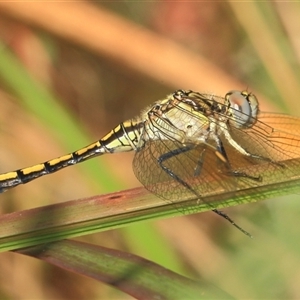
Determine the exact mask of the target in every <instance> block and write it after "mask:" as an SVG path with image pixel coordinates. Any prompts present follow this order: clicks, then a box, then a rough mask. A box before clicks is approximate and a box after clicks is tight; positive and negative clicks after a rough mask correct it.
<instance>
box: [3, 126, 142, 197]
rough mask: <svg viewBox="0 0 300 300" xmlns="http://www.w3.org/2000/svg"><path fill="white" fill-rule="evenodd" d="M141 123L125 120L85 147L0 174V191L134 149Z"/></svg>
mask: <svg viewBox="0 0 300 300" xmlns="http://www.w3.org/2000/svg"><path fill="white" fill-rule="evenodd" d="M142 125H143V124H142V123H141V122H135V121H126V122H124V123H121V124H120V125H118V126H117V127H116V128H114V129H113V130H111V131H110V132H109V133H108V134H107V135H105V136H104V137H103V138H102V139H100V140H99V141H97V142H95V143H93V144H91V145H89V146H87V147H84V148H81V149H79V150H77V151H75V152H72V153H69V154H66V155H63V156H61V157H58V158H54V159H51V160H49V161H46V162H44V163H40V164H37V165H34V166H31V167H27V168H24V169H20V170H16V171H12V172H8V173H4V174H1V175H0V193H3V192H5V191H6V190H8V189H10V188H13V187H15V186H17V185H19V184H24V183H27V182H29V181H31V180H34V179H36V178H38V177H41V176H44V175H47V174H51V173H54V172H56V171H59V170H60V169H63V168H66V167H68V166H72V165H75V164H78V163H80V162H82V161H85V160H87V159H90V158H92V157H95V156H98V155H102V154H105V153H115V152H125V151H132V150H135V149H136V145H137V143H138V142H139V138H140V132H141V128H142Z"/></svg>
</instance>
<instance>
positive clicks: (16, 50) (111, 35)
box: [0, 1, 300, 299]
mask: <svg viewBox="0 0 300 300" xmlns="http://www.w3.org/2000/svg"><path fill="white" fill-rule="evenodd" d="M299 13H300V4H299V3H297V2H273V1H269V2H268V1H266V2H227V1H223V2H181V1H177V2H169V1H154V2H149V1H139V2H127V1H123V2H122V1H121V2H89V1H85V2H73V3H72V2H70V3H50V2H47V1H41V2H40V3H29V2H28V3H24V4H22V3H9V2H8V3H0V39H1V49H0V51H1V54H0V69H1V70H0V76H1V81H0V88H1V90H0V98H1V109H0V134H1V147H0V172H1V173H3V172H8V171H10V170H14V169H17V168H21V167H25V166H28V165H31V164H36V163H39V162H42V161H45V160H48V159H50V158H53V157H56V156H59V155H62V154H64V153H67V152H71V151H73V150H76V149H77V148H80V147H82V146H85V145H86V143H90V142H93V141H95V140H97V139H99V138H101V137H102V136H103V135H104V134H106V133H107V132H108V131H109V130H110V129H111V128H113V127H114V126H115V125H117V124H118V123H119V122H121V121H123V120H126V119H128V118H131V117H133V116H135V115H136V114H137V113H139V111H140V110H141V109H143V108H144V107H145V106H147V105H149V104H151V103H152V102H153V101H156V100H158V99H162V98H164V97H165V95H167V94H169V93H171V92H172V91H174V90H176V89H178V88H184V89H194V90H197V91H201V92H209V93H215V94H218V95H224V94H225V93H226V92H227V91H229V90H232V89H242V88H244V89H248V90H250V91H252V92H254V93H255V94H256V95H258V97H259V99H260V101H261V107H262V109H263V110H269V111H278V112H288V113H291V114H293V115H296V116H300V111H299V104H297V103H298V102H299V99H298V98H299V95H300V89H299V84H298V82H299V59H300V44H299V39H298V35H299V30H300V28H299V26H300V25H299V24H300V23H299V21H298V16H299ZM118 34H120V36H118ZM175 54H176V55H175ZM179 57H182V60H181V59H179ZM65 122H66V123H65ZM51 124H52V125H51ZM69 125H70V126H75V127H77V128H76V131H75V129H74V130H72V131H69V130H68V129H69V128H70V127H69ZM132 158H133V154H132V153H127V154H117V155H112V156H104V157H101V158H99V159H94V160H92V161H90V162H87V163H85V164H83V165H82V166H76V167H73V168H68V169H66V170H63V171H61V172H58V173H56V174H55V175H52V176H47V177H45V178H41V179H39V180H37V181H34V182H32V183H30V184H29V185H25V186H21V187H18V188H16V189H13V190H11V191H9V192H7V193H5V194H3V195H1V198H2V199H1V208H0V209H1V213H2V214H4V213H9V212H12V211H18V210H22V209H28V208H32V207H37V206H42V205H47V204H50V203H53V199H56V200H57V201H59V202H63V201H67V200H71V199H76V198H80V197H84V196H91V195H94V194H96V193H105V192H109V191H117V190H121V189H127V188H131V187H135V186H139V185H140V183H139V182H138V181H137V180H136V178H135V177H134V174H133V172H132V168H131V162H132ZM298 198H299V195H291V196H289V197H284V198H283V197H282V198H280V199H270V200H268V201H264V202H259V203H256V204H249V205H242V206H239V207H236V208H231V209H227V210H226V212H227V213H228V214H229V215H230V216H231V217H232V218H233V219H234V220H235V221H236V222H237V223H238V224H240V225H241V226H242V227H243V228H244V229H246V230H247V231H249V232H250V233H251V234H252V235H253V236H254V239H252V240H251V239H249V238H247V237H246V236H244V235H243V234H241V233H240V232H239V231H237V230H236V229H235V228H234V227H233V226H229V225H228V224H227V223H226V222H224V221H223V220H222V219H221V218H218V217H217V216H215V215H214V214H212V213H202V214H198V215H193V216H186V217H184V216H183V217H180V218H172V219H168V220H163V221H159V222H152V223H147V224H139V225H135V226H131V227H128V228H126V229H120V230H113V231H109V232H105V233H99V234H95V235H93V236H89V237H84V238H82V240H85V241H88V242H91V243H98V244H100V245H103V246H107V247H112V248H116V249H120V250H124V251H128V252H132V253H135V254H138V255H140V256H143V257H145V258H149V259H151V260H153V261H155V262H157V263H159V264H161V265H163V266H165V267H167V268H170V269H172V270H174V271H177V272H179V273H181V274H184V275H186V276H189V277H191V278H194V279H197V278H204V279H206V280H208V281H209V282H211V283H212V284H214V285H216V286H218V287H220V288H222V289H224V290H225V291H226V292H227V293H229V294H231V295H233V296H234V297H236V298H239V299H297V298H299V297H300V288H299V284H298V283H299V281H298V280H299V279H300V271H299V266H300V254H299V253H300V243H299V242H298V238H297V237H298V236H299V227H298V226H297V221H298V213H300V206H299V203H298V201H299V199H298ZM21 199H22V200H21ZM23 199H31V201H30V203H28V202H26V203H24V200H23ZM0 262H1V272H0V279H1V280H0V298H1V299H52V298H55V299H130V297H129V296H126V295H123V294H119V293H118V292H117V291H115V290H113V289H111V288H110V287H107V286H105V285H101V284H99V283H98V282H96V281H93V280H92V279H89V278H83V277H81V276H78V275H75V274H71V273H68V272H66V271H64V270H61V269H59V268H55V267H53V266H49V265H46V264H45V263H42V262H40V261H37V260H34V259H31V258H28V257H23V256H21V255H17V254H14V253H1V255H0Z"/></svg>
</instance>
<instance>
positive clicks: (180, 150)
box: [158, 146, 252, 238]
mask: <svg viewBox="0 0 300 300" xmlns="http://www.w3.org/2000/svg"><path fill="white" fill-rule="evenodd" d="M193 147H194V146H186V147H182V148H178V149H175V150H171V151H170V152H168V153H165V154H163V155H161V156H160V157H159V158H158V164H159V166H160V167H161V168H162V169H163V170H164V171H165V172H166V173H167V174H168V175H169V176H171V177H172V178H174V179H175V180H176V181H178V182H179V183H180V184H182V185H183V186H184V187H185V188H187V189H188V190H189V191H191V192H192V193H193V194H194V195H195V196H196V197H197V198H201V197H200V195H198V193H197V192H196V191H195V190H194V189H193V188H192V187H191V186H190V185H189V184H188V183H187V182H186V181H185V180H183V179H182V178H180V176H178V175H177V174H175V173H174V172H173V171H172V170H171V169H170V168H168V167H167V166H165V165H164V164H163V162H164V161H166V160H168V159H170V158H172V157H174V156H177V155H180V154H182V153H184V152H187V151H190V150H192V149H193ZM202 154H203V152H202ZM225 155H226V154H225ZM225 157H226V156H225ZM199 162H201V158H200V161H199ZM212 211H213V212H214V213H216V214H217V215H219V216H221V217H223V218H224V219H225V220H227V221H228V222H230V224H232V225H233V226H234V227H236V228H237V229H238V230H240V231H241V232H243V233H244V234H245V235H247V236H249V237H250V238H252V235H251V234H250V233H249V232H247V231H246V230H244V229H243V228H241V227H240V226H239V225H237V224H236V223H235V222H234V221H233V220H232V219H231V218H230V217H229V216H228V215H226V214H225V213H224V212H222V211H220V210H218V209H212Z"/></svg>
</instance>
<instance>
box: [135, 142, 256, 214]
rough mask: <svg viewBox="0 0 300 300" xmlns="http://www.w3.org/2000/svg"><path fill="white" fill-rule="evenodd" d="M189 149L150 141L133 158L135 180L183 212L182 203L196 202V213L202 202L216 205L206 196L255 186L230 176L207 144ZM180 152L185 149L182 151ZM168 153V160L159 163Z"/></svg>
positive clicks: (249, 181) (251, 181) (177, 144)
mask: <svg viewBox="0 0 300 300" xmlns="http://www.w3.org/2000/svg"><path fill="white" fill-rule="evenodd" d="M189 146H190V149H189V150H186V148H185V147H184V146H183V145H182V144H180V143H178V142H174V141H166V140H158V141H151V142H147V143H146V144H145V146H144V147H143V148H142V149H140V150H139V151H137V153H136V154H135V157H134V161H133V170H134V172H135V175H136V177H137V178H138V179H139V181H140V182H141V183H142V184H143V185H144V186H145V187H146V188H147V189H148V190H149V191H150V192H152V193H154V194H155V195H157V196H158V197H160V198H163V199H166V200H168V201H169V202H172V203H174V204H175V205H176V207H177V209H178V210H180V211H182V212H183V213H184V212H185V210H186V208H185V205H184V204H182V203H181V201H184V202H186V201H185V200H195V201H194V202H192V203H193V204H192V206H193V205H195V211H196V210H197V206H198V205H199V203H202V204H203V203H205V204H208V205H210V206H211V209H214V208H215V207H214V204H213V203H207V201H204V200H203V197H204V196H205V197H207V196H211V195H216V194H220V193H234V192H235V191H236V190H237V189H239V188H240V187H241V185H243V186H251V185H254V184H256V182H255V181H253V180H252V179H249V178H241V177H236V176H231V175H229V174H228V168H227V167H226V165H225V163H224V162H223V161H221V160H220V159H219V158H218V157H217V156H216V154H215V151H214V149H213V148H212V147H210V146H208V145H207V144H205V143H200V144H196V145H189ZM178 149H182V152H181V151H180V150H179V151H178ZM166 153H168V155H167V158H166V159H164V160H163V161H162V162H161V163H160V162H159V161H160V160H161V158H162V157H166ZM230 154H231V153H230ZM234 154H236V153H234ZM248 163H249V162H248ZM162 165H163V167H162ZM254 176H255V174H254ZM183 182H184V183H186V184H183ZM189 207H191V202H190V201H189ZM189 209H190V210H191V208H189Z"/></svg>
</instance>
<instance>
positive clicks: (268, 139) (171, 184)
mask: <svg viewBox="0 0 300 300" xmlns="http://www.w3.org/2000/svg"><path fill="white" fill-rule="evenodd" d="M299 124H300V119H299V118H296V117H292V116H288V115H284V114H274V113H273V114H272V113H261V112H260V110H259V103H258V100H257V97H256V96H255V95H254V94H253V93H251V92H248V91H237V90H232V91H230V92H228V93H227V94H226V95H225V97H219V96H215V95H212V94H205V93H199V92H194V91H191V90H177V91H175V92H174V93H172V94H170V95H168V96H167V97H166V98H165V99H163V100H159V101H156V102H154V103H153V104H152V105H151V106H149V107H147V108H146V109H144V110H143V111H142V112H141V113H140V114H139V115H138V116H136V117H134V118H132V119H130V120H127V121H125V122H122V123H120V124H119V125H117V126H116V127H115V128H114V129H112V130H111V131H110V132H109V133H108V134H106V135H105V136H104V137H103V138H102V139H100V140H98V141H96V142H94V143H92V144H90V145H88V146H86V147H83V148H81V149H79V150H77V151H75V152H72V153H69V154H66V155H63V156H61V157H58V158H55V159H51V160H49V161H46V162H44V163H40V164H37V165H34V166H31V167H27V168H23V169H19V170H16V171H12V172H8V173H4V174H0V193H2V192H4V191H6V190H8V189H11V188H14V187H16V186H18V185H20V184H25V183H28V182H30V181H32V180H34V179H37V178H39V177H41V176H44V175H47V174H52V173H54V172H56V171H59V170H61V169H63V168H65V167H68V166H72V165H75V164H78V163H80V162H83V161H85V160H87V159H90V158H93V157H96V156H100V155H103V154H113V153H118V152H127V151H135V155H134V159H133V170H134V173H135V175H136V177H137V178H138V180H139V181H140V182H141V183H142V185H144V187H145V188H146V189H148V190H149V191H150V192H152V193H153V194H155V195H156V196H158V197H160V198H162V199H164V200H166V201H167V202H170V203H172V204H174V205H175V206H176V209H178V210H179V211H181V212H182V213H183V214H184V213H186V212H187V208H186V207H185V206H184V205H183V204H182V203H183V202H182V200H194V201H195V202H194V203H195V207H196V206H197V205H199V204H206V205H208V207H209V209H211V210H212V211H213V212H214V213H216V214H218V215H220V216H221V217H223V218H225V219H226V220H227V221H229V222H230V223H231V224H232V225H234V226H235V227H237V228H238V229H239V230H241V231H242V232H243V233H245V234H246V235H248V236H251V235H250V234H249V233H248V232H247V231H245V230H244V229H242V228H241V227H240V226H239V225H237V224H236V223H235V222H234V221H233V220H232V219H231V218H230V217H229V216H228V215H227V214H225V213H224V212H223V211H220V210H218V209H216V206H215V204H214V203H211V202H206V201H205V200H204V197H203V195H206V194H210V193H211V194H213V193H214V192H218V191H222V192H224V193H226V192H228V191H230V192H231V193H232V192H234V191H238V190H240V189H241V188H244V189H247V188H253V187H256V186H259V185H260V184H262V182H263V181H264V178H263V177H262V176H261V175H260V169H259V166H261V165H262V164H268V165H270V164H271V165H273V167H274V168H277V169H280V168H284V167H285V166H284V161H285V160H289V159H293V158H297V157H300V147H299V146H300V136H299V135H298V133H297V132H300V127H299ZM274 176H275V175H274ZM276 176H278V175H276ZM266 183H267V182H266Z"/></svg>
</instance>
